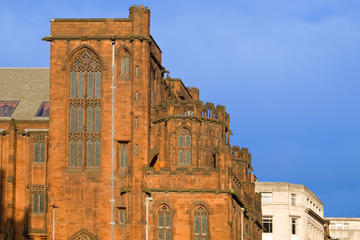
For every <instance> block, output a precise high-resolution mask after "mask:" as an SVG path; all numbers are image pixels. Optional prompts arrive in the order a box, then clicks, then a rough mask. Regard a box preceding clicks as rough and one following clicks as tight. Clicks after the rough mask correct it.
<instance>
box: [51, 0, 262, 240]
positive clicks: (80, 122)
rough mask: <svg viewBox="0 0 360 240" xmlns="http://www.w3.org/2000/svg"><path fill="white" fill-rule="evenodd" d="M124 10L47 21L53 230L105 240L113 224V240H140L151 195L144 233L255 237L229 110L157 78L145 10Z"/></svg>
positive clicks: (253, 211)
mask: <svg viewBox="0 0 360 240" xmlns="http://www.w3.org/2000/svg"><path fill="white" fill-rule="evenodd" d="M129 11H130V13H129V18H126V19H53V20H51V35H50V36H48V37H46V38H45V40H48V41H50V42H51V59H50V102H51V109H50V116H51V117H50V122H49V150H48V154H49V161H48V203H49V204H52V203H55V204H56V205H57V206H58V208H57V209H56V226H55V233H56V234H55V238H56V239H64V240H65V239H76V240H77V239H111V229H113V230H114V239H133V240H135V239H136V240H137V239H145V234H146V231H145V223H146V209H145V205H144V202H145V198H146V197H150V196H151V197H152V199H153V201H152V202H151V203H150V207H149V232H148V234H149V239H151V240H155V239H162V240H170V239H179V240H180V239H194V240H205V239H206V240H209V239H234V240H235V239H240V235H243V236H244V239H260V238H261V231H260V226H261V224H260V222H261V207H260V202H259V196H258V195H257V194H255V192H254V183H253V182H252V174H251V160H250V154H249V153H248V152H247V149H239V148H237V147H231V145H230V141H229V135H230V128H229V115H228V114H227V113H226V112H225V108H224V107H223V106H217V107H215V106H214V105H213V104H210V103H206V104H204V103H202V102H201V101H200V100H199V91H198V90H197V89H196V88H187V87H185V86H184V85H183V83H182V82H181V80H180V79H172V78H170V77H169V75H167V77H165V76H164V73H165V72H166V71H165V68H164V67H163V66H162V64H161V50H160V48H159V47H158V46H157V44H156V43H155V41H154V40H153V39H152V37H151V36H150V24H149V22H150V19H149V18H150V11H149V9H148V8H146V7H143V6H132V7H130V9H129ZM113 47H114V48H113ZM113 49H114V50H113ZM113 54H114V55H113ZM113 56H114V62H115V64H114V68H113V66H112V63H113ZM113 73H114V79H115V89H114V93H115V95H114V96H115V99H114V104H112V96H113V95H112V90H113V88H112V87H111V86H112V79H113ZM113 107H114V108H113ZM112 110H113V111H112ZM112 113H114V115H112ZM112 116H114V121H113V122H114V132H112ZM112 133H114V145H113V144H112ZM113 146H114V147H113ZM112 154H113V159H114V164H112ZM112 172H113V173H114V178H112ZM112 180H113V181H114V185H112V184H111V182H112ZM112 186H113V189H114V197H112ZM112 204H113V206H114V209H113V211H111V209H112V208H111V205H112ZM47 212H48V216H47V219H48V220H47V221H48V231H49V236H50V232H51V229H52V211H51V208H50V207H49V208H48V211H47ZM112 214H113V216H114V217H113V220H112ZM111 226H113V228H112V227H111Z"/></svg>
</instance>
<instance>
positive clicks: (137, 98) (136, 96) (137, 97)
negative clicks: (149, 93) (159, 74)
mask: <svg viewBox="0 0 360 240" xmlns="http://www.w3.org/2000/svg"><path fill="white" fill-rule="evenodd" d="M135 101H136V102H137V101H139V92H138V91H136V93H135Z"/></svg>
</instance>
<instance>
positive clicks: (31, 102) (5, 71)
mask: <svg viewBox="0 0 360 240" xmlns="http://www.w3.org/2000/svg"><path fill="white" fill-rule="evenodd" d="M49 82H50V69H49V68H0V101H19V102H18V105H17V106H16V108H15V110H14V112H13V113H12V114H11V116H10V117H11V118H14V119H15V120H37V119H48V118H47V117H46V118H45V117H41V118H39V117H36V116H35V115H36V113H37V112H38V110H39V108H40V106H41V105H42V103H43V101H48V100H49ZM0 119H1V117H0Z"/></svg>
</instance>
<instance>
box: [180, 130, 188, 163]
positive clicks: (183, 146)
mask: <svg viewBox="0 0 360 240" xmlns="http://www.w3.org/2000/svg"><path fill="white" fill-rule="evenodd" d="M178 164H179V165H191V136H190V132H189V131H187V130H186V129H183V130H181V131H180V133H179V134H178Z"/></svg>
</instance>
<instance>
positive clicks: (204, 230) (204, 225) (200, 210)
mask: <svg viewBox="0 0 360 240" xmlns="http://www.w3.org/2000/svg"><path fill="white" fill-rule="evenodd" d="M208 216H209V214H208V211H207V210H206V208H205V207H204V206H202V205H199V206H197V207H196V208H195V209H194V212H193V218H194V220H193V222H194V225H193V226H194V228H193V229H194V231H193V239H194V240H207V239H209V234H208V221H209V219H208V218H209V217H208Z"/></svg>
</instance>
